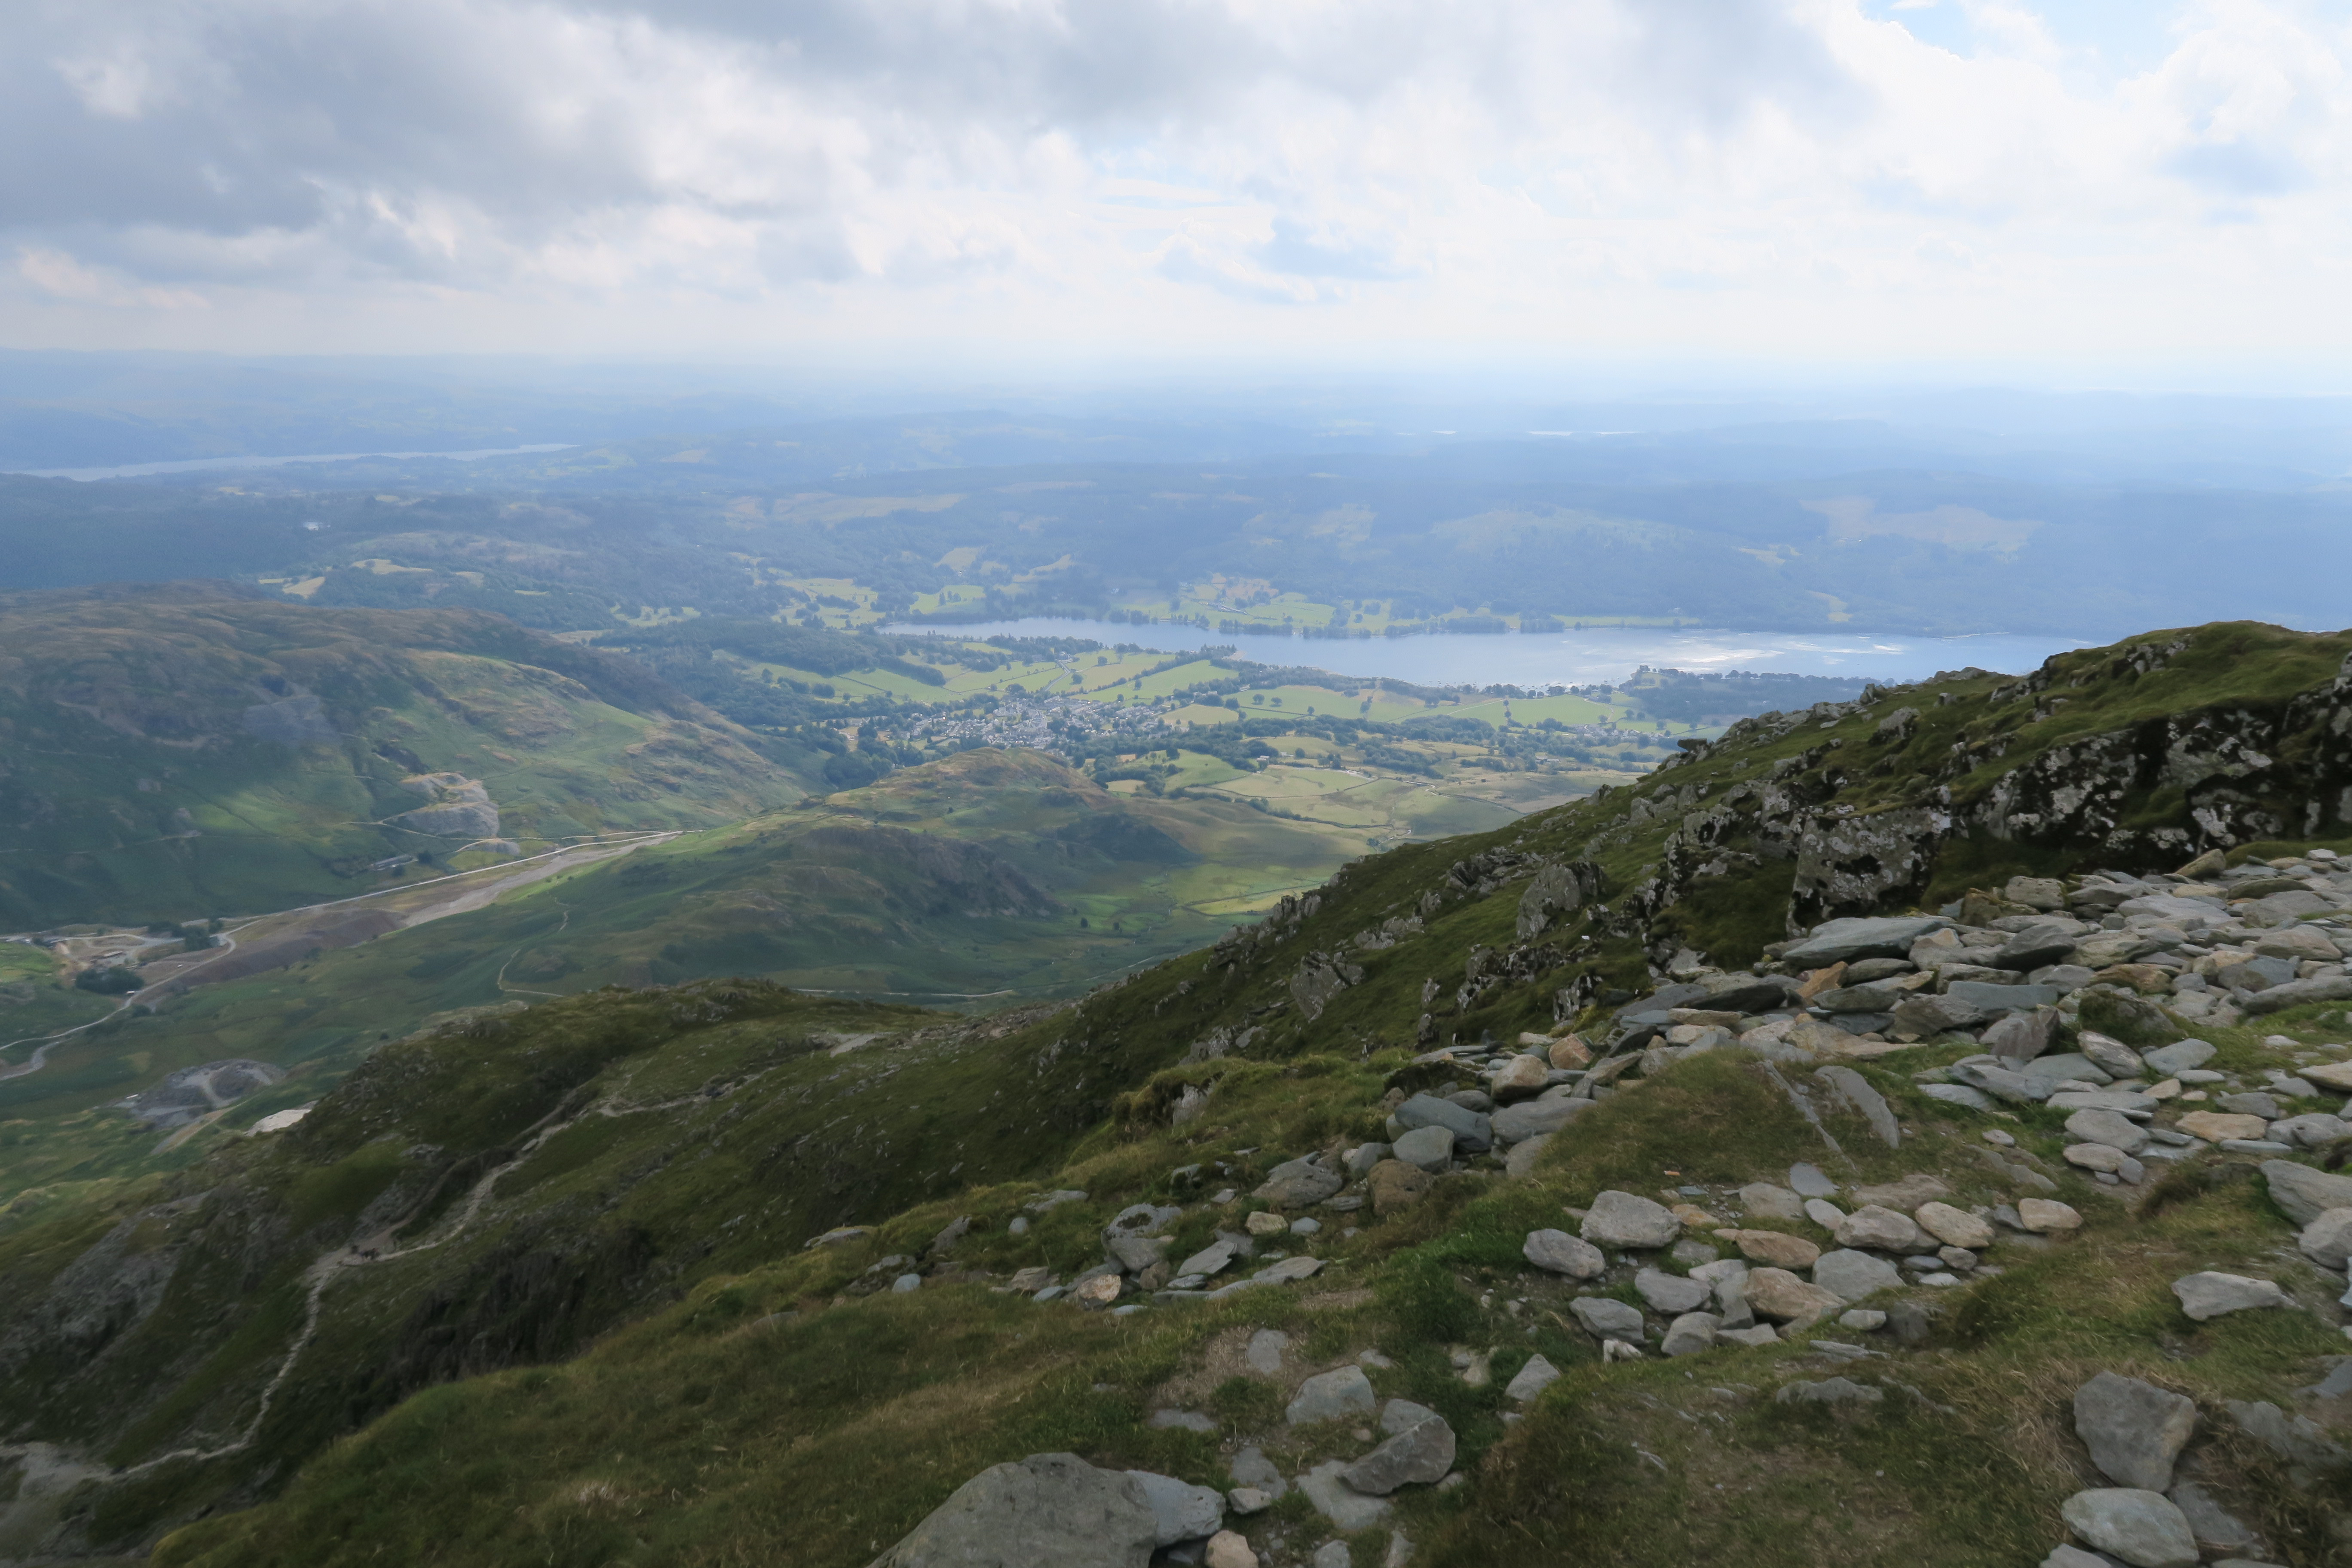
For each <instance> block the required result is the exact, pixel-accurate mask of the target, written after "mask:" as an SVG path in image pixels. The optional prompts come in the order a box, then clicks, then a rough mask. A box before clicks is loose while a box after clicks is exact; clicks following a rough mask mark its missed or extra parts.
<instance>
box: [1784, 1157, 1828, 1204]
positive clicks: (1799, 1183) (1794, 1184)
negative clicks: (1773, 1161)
mask: <svg viewBox="0 0 2352 1568" xmlns="http://www.w3.org/2000/svg"><path fill="white" fill-rule="evenodd" d="M1789 1186H1790V1190H1792V1191H1793V1192H1795V1193H1796V1194H1797V1195H1798V1196H1799V1197H1802V1198H1833V1197H1835V1196H1837V1192H1838V1184H1836V1183H1835V1182H1832V1181H1831V1180H1830V1178H1829V1175H1828V1173H1826V1172H1824V1171H1823V1170H1822V1168H1821V1167H1820V1166H1819V1165H1791V1166H1790V1167H1789Z"/></svg>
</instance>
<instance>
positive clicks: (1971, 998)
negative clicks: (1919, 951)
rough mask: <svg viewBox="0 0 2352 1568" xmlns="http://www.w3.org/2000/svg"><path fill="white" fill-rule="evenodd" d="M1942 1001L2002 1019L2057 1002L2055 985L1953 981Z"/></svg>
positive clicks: (1946, 989) (1945, 991) (1945, 990)
mask: <svg viewBox="0 0 2352 1568" xmlns="http://www.w3.org/2000/svg"><path fill="white" fill-rule="evenodd" d="M1944 999H1945V1000H1946V1001H1948V1002H1958V1003H1959V1004H1961V1005H1964V1006H1969V1007H1975V1008H1977V1009H1978V1010H1979V1011H1980V1012H1982V1013H1983V1014H1984V1016H1986V1017H1988V1018H2004V1017H2007V1016H2009V1015H2010V1014H2011V1013H2023V1012H2027V1011H2030V1010H2032V1009H2033V1008H2036V1007H2048V1006H2051V1005H2054V1004H2055V1003H2056V1002H2057V1000H2058V987H2056V986H2055V985H1996V984H1990V983H1988V982H1986V981H1982V980H1955V981H1953V982H1952V983H1951V984H1950V985H1948V986H1947V987H1945V989H1944Z"/></svg>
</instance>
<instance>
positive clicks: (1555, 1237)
mask: <svg viewBox="0 0 2352 1568" xmlns="http://www.w3.org/2000/svg"><path fill="white" fill-rule="evenodd" d="M1519 1253H1520V1256H1522V1257H1524V1258H1526V1259H1527V1260H1528V1262H1530V1263H1532V1264H1534V1265H1535V1266H1536V1267H1537V1268H1542V1269H1547V1270H1549V1272H1551V1273H1554V1274H1565V1275H1567V1276H1568V1277H1569V1278H1570V1279H1599V1278H1600V1277H1601V1275H1602V1274H1604V1273H1606V1272H1608V1269H1609V1259H1608V1258H1604V1257H1602V1256H1601V1249H1600V1248H1599V1247H1595V1246H1593V1245H1592V1244H1591V1242H1589V1241H1585V1240H1582V1239H1580V1237H1573V1236H1570V1235H1569V1234H1568V1232H1566V1231H1564V1230H1531V1231H1529V1232H1528V1238H1527V1240H1526V1241H1525V1242H1523V1243H1521V1244H1520V1247H1519Z"/></svg>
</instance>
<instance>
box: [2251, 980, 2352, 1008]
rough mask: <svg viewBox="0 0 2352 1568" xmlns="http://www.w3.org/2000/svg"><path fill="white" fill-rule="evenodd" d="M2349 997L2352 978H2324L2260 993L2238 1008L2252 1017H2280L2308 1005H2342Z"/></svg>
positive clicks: (2295, 981)
mask: <svg viewBox="0 0 2352 1568" xmlns="http://www.w3.org/2000/svg"><path fill="white" fill-rule="evenodd" d="M2347 997H2352V975H2347V974H2336V975H2321V976H2315V977H2314V978H2312V979H2310V980H2290V981H2288V982H2287V983H2286V984H2284V985H2273V986H2271V987H2270V988H2269V989H2267V990H2263V991H2257V992H2255V993H2253V994H2252V995H2249V996H2245V997H2243V998H2242V999H2241V1000H2240V1002H2239V1005H2240V1006H2242V1007H2243V1008H2244V1009H2245V1010H2246V1011H2247V1012H2249V1013H2252V1014H2262V1013H2280V1012H2284V1011H2285V1010H2286V1009H2287V1008H2289V1007H2300V1006H2302V1005H2304V1004H2305V1003H2306V1002H2341V1001H2343V1000H2344V999H2346V998H2347Z"/></svg>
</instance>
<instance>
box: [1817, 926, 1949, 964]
mask: <svg viewBox="0 0 2352 1568" xmlns="http://www.w3.org/2000/svg"><path fill="white" fill-rule="evenodd" d="M1951 923H1952V922H1951V921H1948V920H1946V919H1945V918H1944V917H1943V916H1941V915H1895V916H1886V917H1877V918H1873V917H1868V916H1863V917H1857V918H1853V919H1847V920H1836V921H1824V922H1823V923H1822V924H1820V925H1817V926H1815V927H1814V928H1813V931H1812V934H1811V936H1809V937H1807V938H1805V939H1804V940H1803V941H1801V942H1798V943H1797V944H1796V945H1795V946H1793V947H1790V948H1788V949H1786V950H1785V951H1783V952H1781V954H1780V959H1781V962H1782V963H1786V964H1787V965H1788V966H1789V967H1790V969H1795V970H1805V969H1823V968H1827V967H1828V966H1829V965H1831V964H1832V963H1848V962H1851V961H1852V960H1853V959H1857V958H1904V957H1907V956H1908V955H1909V953H1910V952H1911V944H1912V943H1913V942H1917V941H1918V940H1919V939H1920V938H1921V937H1923V936H1926V935H1927V934H1928V933H1929V932H1930V931H1942V930H1944V929H1945V928H1946V927H1948V926H1949V925H1950V924H1951Z"/></svg>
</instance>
